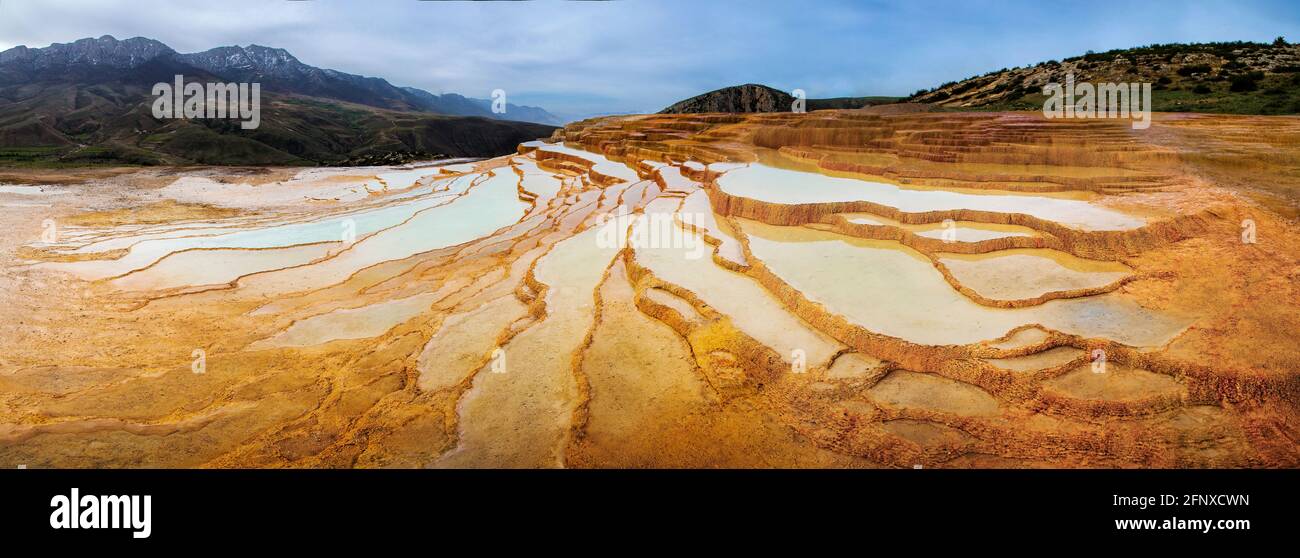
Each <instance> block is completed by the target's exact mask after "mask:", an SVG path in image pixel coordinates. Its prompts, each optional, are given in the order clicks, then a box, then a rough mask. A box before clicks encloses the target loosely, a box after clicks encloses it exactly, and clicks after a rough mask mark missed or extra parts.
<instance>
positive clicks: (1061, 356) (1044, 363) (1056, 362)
mask: <svg viewBox="0 0 1300 558" xmlns="http://www.w3.org/2000/svg"><path fill="white" fill-rule="evenodd" d="M1025 331H1042V330H1039V329H1027V330H1025ZM1084 354H1085V353H1084V351H1083V349H1076V348H1074V347H1053V348H1051V349H1048V350H1046V351H1039V352H1037V353H1033V354H1028V355H1024V356H1017V357H1007V358H989V359H984V360H985V361H986V362H988V363H989V364H992V365H993V366H996V367H998V368H1001V369H1003V370H1011V371H1014V372H1033V371H1035V370H1045V369H1048V368H1055V367H1057V366H1061V365H1063V364H1065V363H1067V362H1070V361H1073V360H1075V359H1077V358H1079V357H1081V356H1083V355H1084Z"/></svg>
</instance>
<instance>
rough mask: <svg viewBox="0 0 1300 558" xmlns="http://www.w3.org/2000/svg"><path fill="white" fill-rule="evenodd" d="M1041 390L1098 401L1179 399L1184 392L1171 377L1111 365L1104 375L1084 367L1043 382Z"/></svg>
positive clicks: (1087, 365)
mask: <svg viewBox="0 0 1300 558" xmlns="http://www.w3.org/2000/svg"><path fill="white" fill-rule="evenodd" d="M1043 388H1044V389H1046V390H1048V391H1050V392H1054V393H1057V394H1059V395H1063V396H1065V397H1070V398H1074V399H1085V400H1102V401H1140V400H1145V399H1151V398H1156V397H1163V398H1181V397H1182V396H1184V395H1186V392H1187V388H1186V387H1184V386H1183V385H1182V384H1180V383H1178V380H1175V379H1173V378H1172V377H1169V376H1166V375H1164V374H1156V373H1155V372H1149V371H1146V370H1141V369H1138V368H1132V367H1128V366H1124V365H1121V364H1115V363H1109V364H1107V365H1106V368H1105V371H1104V372H1094V371H1093V369H1092V366H1091V365H1090V364H1084V365H1082V366H1080V367H1079V368H1077V369H1075V370H1074V371H1071V372H1070V373H1068V374H1065V375H1063V376H1059V377H1056V378H1052V379H1051V380H1048V381H1046V382H1044V383H1043Z"/></svg>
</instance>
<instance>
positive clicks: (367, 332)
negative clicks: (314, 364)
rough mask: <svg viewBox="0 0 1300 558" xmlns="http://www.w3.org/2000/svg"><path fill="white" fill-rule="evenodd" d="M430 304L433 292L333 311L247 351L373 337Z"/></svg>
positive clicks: (293, 327)
mask: <svg viewBox="0 0 1300 558" xmlns="http://www.w3.org/2000/svg"><path fill="white" fill-rule="evenodd" d="M433 301H434V293H421V294H418V295H415V296H410V297H406V298H400V299H397V300H386V301H384V302H380V303H377V304H371V305H369V306H362V307H360V308H344V309H341V310H334V311H332V312H327V313H325V314H321V315H318V316H312V317H310V318H307V319H304V320H300V321H297V322H294V324H293V325H291V326H289V328H288V329H285V330H284V331H281V332H280V333H278V334H276V335H274V336H272V337H270V338H267V339H263V340H261V341H258V342H256V343H253V344H252V345H250V346H249V349H251V350H258V349H269V348H273V347H307V346H311V345H319V344H321V343H327V342H329V341H334V340H338V339H366V338H370V337H376V336H379V335H382V334H383V333H384V332H386V331H388V330H390V329H392V328H393V327H394V326H396V325H397V324H400V323H402V322H405V321H407V320H409V319H411V318H414V317H416V316H418V315H420V314H421V313H422V312H424V311H426V310H428V309H429V305H430V304H433Z"/></svg>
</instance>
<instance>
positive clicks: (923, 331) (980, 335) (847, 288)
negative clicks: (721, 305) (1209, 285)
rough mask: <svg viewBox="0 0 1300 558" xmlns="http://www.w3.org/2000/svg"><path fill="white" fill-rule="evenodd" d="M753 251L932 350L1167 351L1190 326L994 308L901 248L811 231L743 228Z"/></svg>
mask: <svg viewBox="0 0 1300 558" xmlns="http://www.w3.org/2000/svg"><path fill="white" fill-rule="evenodd" d="M737 221H738V223H739V224H740V228H741V231H742V232H743V233H744V234H746V235H748V238H749V246H750V251H751V253H752V254H753V255H754V257H755V258H757V259H759V260H761V261H762V262H763V263H765V264H766V265H767V267H768V268H769V269H770V270H771V271H772V273H774V274H775V275H776V276H777V277H779V278H780V279H781V280H783V281H784V282H786V283H787V284H789V285H791V286H793V287H794V288H795V289H796V290H798V291H800V292H801V293H803V294H804V296H805V297H807V298H808V299H809V300H811V301H814V302H818V303H821V304H823V305H825V306H826V308H827V309H828V310H829V311H830V312H833V313H836V314H839V315H841V316H844V317H845V318H846V319H848V320H849V321H851V322H853V323H856V324H858V325H859V326H861V327H863V328H865V329H867V330H870V331H873V332H876V333H881V334H884V335H889V336H893V337H898V338H901V339H905V340H908V341H911V342H914V343H920V344H925V345H964V344H969V343H976V342H979V341H984V340H991V339H997V338H1000V337H1003V336H1004V335H1006V334H1007V332H1009V331H1010V330H1012V329H1013V328H1016V327H1020V326H1023V325H1027V324H1034V323H1037V324H1041V325H1043V326H1045V327H1048V328H1052V329H1056V330H1059V331H1063V332H1066V333H1073V334H1077V335H1081V336H1084V337H1100V338H1106V339H1111V340H1114V341H1118V342H1120V343H1124V344H1127V345H1131V346H1138V347H1147V346H1159V345H1163V344H1164V343H1166V342H1168V341H1169V340H1170V339H1172V338H1173V337H1174V336H1175V335H1177V334H1178V333H1179V332H1181V331H1182V330H1183V329H1184V328H1185V327H1186V325H1187V322H1186V321H1184V320H1179V319H1176V318H1173V317H1169V316H1163V315H1160V314H1157V313H1155V312H1152V311H1150V310H1147V309H1145V308H1142V307H1140V306H1138V305H1137V304H1136V303H1134V302H1132V301H1131V300H1129V299H1126V298H1123V297H1122V296H1120V295H1119V294H1117V293H1110V294H1105V295H1097V296H1091V297H1085V298H1072V299H1060V300H1052V301H1049V302H1046V303H1044V304H1041V305H1038V306H1031V307H1025V308H993V307H988V306H983V305H980V304H977V303H975V302H974V301H972V300H971V299H969V298H967V297H965V296H963V295H962V294H961V293H959V292H958V291H956V290H955V289H953V287H952V286H951V285H949V284H948V282H947V281H945V280H944V278H943V276H942V275H940V273H939V271H938V270H936V269H935V268H934V266H933V265H931V263H930V261H929V259H927V258H926V257H925V256H924V255H922V254H921V253H919V252H917V251H915V250H912V249H911V248H908V247H906V246H903V245H902V244H899V243H898V242H894V241H885V240H869V239H861V238H854V237H849V236H844V235H840V234H836V233H833V232H828V231H820V230H815V229H810V228H807V227H778V226H773V225H767V224H764V223H760V222H757V221H750V220H747V219H738V220H737Z"/></svg>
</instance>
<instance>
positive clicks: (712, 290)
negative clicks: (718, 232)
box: [632, 198, 842, 368]
mask: <svg viewBox="0 0 1300 558" xmlns="http://www.w3.org/2000/svg"><path fill="white" fill-rule="evenodd" d="M675 201H676V200H672V199H666V198H661V199H657V200H655V201H653V202H651V203H650V204H649V205H647V206H646V211H645V214H646V215H647V216H650V215H654V214H655V213H662V212H671V211H673V210H674V209H675V204H674V202H675ZM654 222H655V221H653V220H651V219H648V218H645V217H641V218H639V219H638V220H637V221H636V222H635V224H634V225H633V226H634V227H647V226H650V225H651V224H652V223H654ZM632 234H634V235H635V234H643V235H648V234H650V233H648V232H643V233H637V232H635V231H634V232H633V233H632ZM690 234H691V235H692V236H695V237H696V241H697V242H699V241H700V240H699V239H698V235H695V233H690ZM689 252H691V250H690V249H687V248H685V247H674V246H641V247H636V254H635V257H636V262H637V263H638V264H640V265H642V266H645V267H646V268H648V269H650V271H651V272H653V273H654V275H655V276H656V277H658V278H660V279H663V280H664V281H667V282H669V283H672V284H674V285H677V286H680V287H683V288H685V289H687V290H689V291H691V292H693V293H695V295H696V296H698V297H699V298H700V299H702V300H703V301H704V302H705V303H706V304H708V305H709V306H711V307H713V308H714V309H716V310H717V311H718V312H719V313H721V314H723V315H725V316H727V317H729V318H730V319H731V321H732V323H733V324H734V325H735V326H736V327H737V328H738V329H740V330H741V331H743V332H744V333H745V334H747V335H749V336H750V337H753V338H754V339H755V340H757V341H758V342H760V343H763V344H764V345H767V346H768V347H771V348H772V349H774V350H776V352H777V353H778V354H779V355H781V357H782V358H784V359H786V360H787V362H788V361H789V359H790V355H791V354H792V351H794V350H795V349H801V350H803V351H805V354H806V356H807V363H808V366H809V367H810V368H813V367H816V366H820V365H823V364H825V363H829V362H830V359H831V358H832V357H833V356H834V355H835V354H836V352H838V351H839V349H841V348H842V346H841V345H840V344H839V343H838V342H836V341H834V340H833V339H830V338H829V337H827V336H825V335H824V334H822V333H820V332H818V331H816V330H814V329H813V328H811V327H809V326H808V325H807V324H805V323H804V322H803V321H802V320H800V319H799V318H797V317H795V316H794V315H792V314H791V313H790V312H789V310H787V309H786V308H785V307H784V306H782V305H781V302H780V301H779V300H777V299H776V297H774V296H772V295H771V294H770V293H768V292H767V291H766V290H764V289H763V287H762V286H761V285H759V284H758V283H756V282H755V281H753V280H752V279H750V278H748V277H746V276H744V275H741V274H739V273H735V272H733V271H730V270H727V269H724V268H722V267H719V266H718V265H717V264H715V263H714V262H713V260H712V259H711V258H691V257H688V255H689V254H688V253H689Z"/></svg>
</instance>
